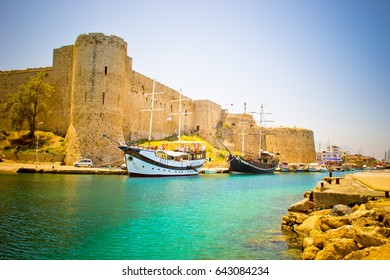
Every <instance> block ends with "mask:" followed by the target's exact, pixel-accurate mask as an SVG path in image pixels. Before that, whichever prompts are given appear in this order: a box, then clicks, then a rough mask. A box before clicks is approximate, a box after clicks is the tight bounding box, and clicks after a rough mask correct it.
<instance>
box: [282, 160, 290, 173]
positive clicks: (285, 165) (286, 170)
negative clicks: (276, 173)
mask: <svg viewBox="0 0 390 280" xmlns="http://www.w3.org/2000/svg"><path fill="white" fill-rule="evenodd" d="M280 170H281V171H282V172H290V169H289V167H288V163H287V162H282V164H280Z"/></svg>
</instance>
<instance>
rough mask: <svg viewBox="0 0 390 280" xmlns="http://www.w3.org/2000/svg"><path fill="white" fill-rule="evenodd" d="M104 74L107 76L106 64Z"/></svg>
mask: <svg viewBox="0 0 390 280" xmlns="http://www.w3.org/2000/svg"><path fill="white" fill-rule="evenodd" d="M104 75H105V76H107V66H106V67H104Z"/></svg>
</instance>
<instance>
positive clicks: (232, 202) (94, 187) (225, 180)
mask: <svg viewBox="0 0 390 280" xmlns="http://www.w3.org/2000/svg"><path fill="white" fill-rule="evenodd" d="M85 169H86V168H85ZM322 175H323V174H320V173H315V174H314V173H307V174H266V175H262V176H253V175H252V176H251V175H228V174H221V175H218V176H215V175H208V174H200V175H199V176H190V177H180V178H177V177H176V178H161V179H159V180H156V179H153V178H129V177H128V176H96V175H89V174H85V175H83V176H75V175H70V174H55V175H52V174H50V175H48V174H41V173H36V174H12V173H6V174H5V173H3V174H0V177H1V180H0V181H1V194H0V197H1V201H2V204H1V206H0V213H1V216H0V217H1V218H0V219H1V223H0V227H1V230H0V232H1V240H2V241H1V242H2V244H1V246H0V248H1V249H0V258H1V259H61V260H65V259H76V260H86V259H93V260H96V259H103V260H105V259H129V260H136V259H150V260H170V259H177V260H199V259H210V260H212V259H225V260H229V259H269V260H272V259H277V260H279V259H299V255H300V253H301V249H300V247H296V246H294V244H293V242H291V239H289V236H288V235H285V234H284V233H283V232H282V231H281V229H280V223H281V218H282V217H283V215H284V214H285V213H286V209H287V208H288V207H289V206H290V204H291V202H293V201H298V200H299V199H300V198H301V196H302V193H303V192H305V191H306V190H309V189H311V188H312V187H313V185H315V184H316V182H318V181H319V180H320V179H321V176H322Z"/></svg>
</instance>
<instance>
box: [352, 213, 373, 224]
mask: <svg viewBox="0 0 390 280" xmlns="http://www.w3.org/2000/svg"><path fill="white" fill-rule="evenodd" d="M362 218H366V219H369V220H372V221H378V213H377V212H376V211H375V210H357V211H355V212H353V213H352V214H350V215H349V216H348V219H349V222H350V223H351V224H352V223H354V222H356V221H358V220H361V219H362Z"/></svg>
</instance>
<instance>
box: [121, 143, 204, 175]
mask: <svg viewBox="0 0 390 280" xmlns="http://www.w3.org/2000/svg"><path fill="white" fill-rule="evenodd" d="M119 148H120V149H122V150H123V151H124V154H125V163H126V167H127V171H128V173H129V176H131V177H154V176H156V177H159V176H188V175H198V174H199V172H200V171H201V168H202V166H203V164H204V163H205V161H206V145H205V143H202V142H191V141H175V142H167V143H164V144H163V145H162V147H160V148H154V149H153V148H152V149H151V148H140V147H128V146H120V147H119Z"/></svg>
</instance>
